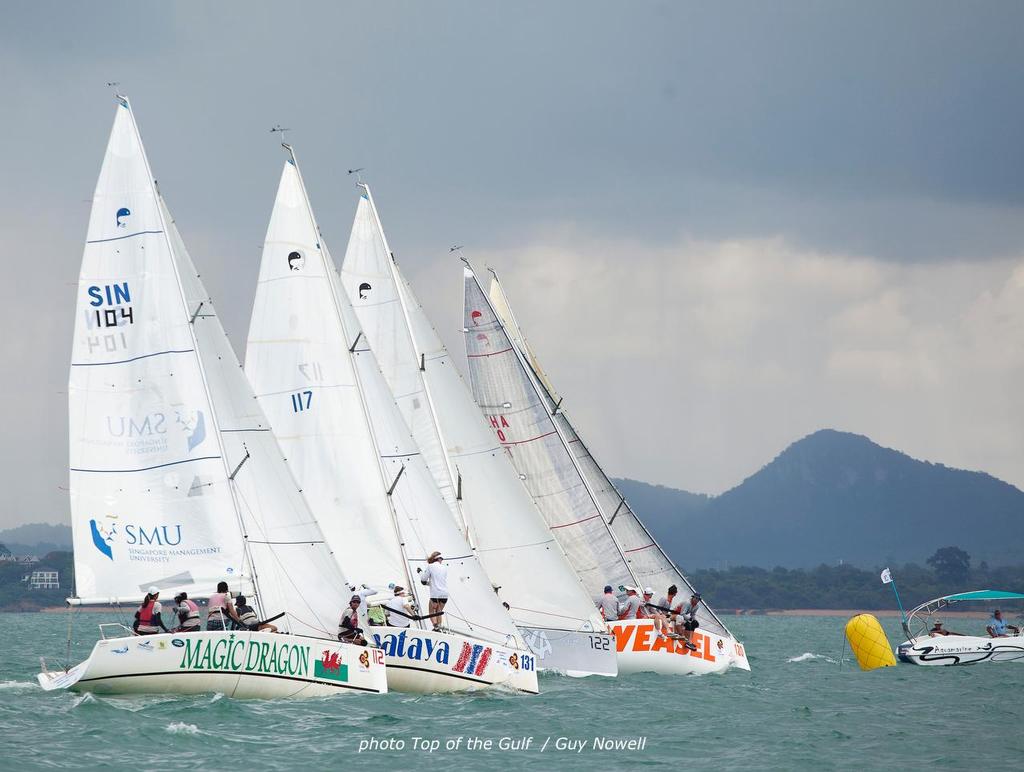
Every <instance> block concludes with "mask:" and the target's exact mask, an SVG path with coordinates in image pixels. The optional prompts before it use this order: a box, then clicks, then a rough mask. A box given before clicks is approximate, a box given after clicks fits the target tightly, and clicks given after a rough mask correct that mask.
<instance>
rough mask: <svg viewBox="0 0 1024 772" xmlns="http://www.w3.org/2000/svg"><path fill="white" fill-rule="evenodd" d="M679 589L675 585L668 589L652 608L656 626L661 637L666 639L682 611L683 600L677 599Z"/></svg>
mask: <svg viewBox="0 0 1024 772" xmlns="http://www.w3.org/2000/svg"><path fill="white" fill-rule="evenodd" d="M678 593H679V588H678V587H676V586H675V585H674V584H673V585H672V586H671V587H669V588H668V592H667V593H666V594H665V595H662V596H661V597H660V598H658V602H657V603H656V604H654V605H653V606H652V607H651V610H652V612H653V613H652V614H651V616H652V617H654V626H655V628H656V629H657V630H658V635H659V636H660V637H665V633H666V631H668V632H671V631H672V629H673V627H674V625H675V618H676V614H678V613H679V612H680V611H682V605H683V601H682V598H680V599H678V600H677V599H676V595H678Z"/></svg>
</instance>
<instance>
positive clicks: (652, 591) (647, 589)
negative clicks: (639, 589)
mask: <svg viewBox="0 0 1024 772" xmlns="http://www.w3.org/2000/svg"><path fill="white" fill-rule="evenodd" d="M644 595H654V590H652V589H651V588H650V587H644Z"/></svg>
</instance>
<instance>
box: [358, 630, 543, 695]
mask: <svg viewBox="0 0 1024 772" xmlns="http://www.w3.org/2000/svg"><path fill="white" fill-rule="evenodd" d="M368 633H369V637H370V640H371V641H372V642H373V643H374V644H375V645H376V646H377V647H378V650H379V651H382V652H383V653H384V661H385V663H386V664H387V674H388V689H389V690H390V691H395V692H411V693H414V694H436V693H444V692H465V691H474V690H477V689H484V688H487V687H490V686H501V687H505V688H508V689H513V690H515V691H520V692H525V693H527V694H538V693H539V691H540V690H539V688H538V685H537V658H536V657H535V656H533V654H531V653H529V652H525V651H522V650H521V649H513V648H509V647H503V646H496V645H494V644H492V643H488V642H486V641H478V640H475V639H473V638H467V637H465V636H462V635H454V634H451V633H436V632H434V631H432V630H420V629H415V628H397V627H372V628H370V629H369V631H368Z"/></svg>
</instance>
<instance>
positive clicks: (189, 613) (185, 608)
mask: <svg viewBox="0 0 1024 772" xmlns="http://www.w3.org/2000/svg"><path fill="white" fill-rule="evenodd" d="M174 602H175V604H176V605H175V608H174V610H175V612H176V613H177V614H178V626H177V627H175V628H174V630H173V632H175V633H198V632H199V631H200V629H201V628H202V623H201V622H200V620H199V606H197V605H196V602H195V601H192V600H189V598H188V593H184V592H179V593H178V594H177V595H175V596H174Z"/></svg>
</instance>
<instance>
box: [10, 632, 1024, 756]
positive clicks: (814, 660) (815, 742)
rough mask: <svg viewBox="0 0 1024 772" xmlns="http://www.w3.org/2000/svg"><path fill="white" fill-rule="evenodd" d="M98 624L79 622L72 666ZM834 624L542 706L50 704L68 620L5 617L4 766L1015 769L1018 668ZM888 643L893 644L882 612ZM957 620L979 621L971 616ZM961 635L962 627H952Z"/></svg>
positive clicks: (576, 690)
mask: <svg viewBox="0 0 1024 772" xmlns="http://www.w3.org/2000/svg"><path fill="white" fill-rule="evenodd" d="M101 621H114V620H106V619H105V618H104V617H103V616H102V615H97V614H87V613H81V614H76V615H75V621H74V635H73V640H74V643H73V646H72V652H71V659H72V660H73V661H74V662H78V661H80V660H81V659H83V658H84V657H85V656H87V655H88V652H89V650H90V649H91V647H92V644H93V643H94V642H95V640H96V637H97V628H96V625H97V623H99V622H101ZM845 621H846V620H845V618H842V617H774V616H773V617H763V616H762V617H727V618H726V623H727V624H728V625H729V626H730V628H732V630H733V631H734V632H735V634H736V635H737V637H738V638H739V639H740V640H742V641H743V642H744V643H745V644H746V647H747V652H748V655H749V658H750V664H751V667H752V672H750V673H744V672H740V671H730V672H728V673H726V674H724V675H712V676H702V677H678V676H658V675H655V674H640V675H631V676H623V677H621V678H617V679H615V678H599V677H592V678H585V679H574V678H567V677H564V676H559V675H548V674H542V675H541V678H540V688H541V691H542V694H540V695H539V696H526V695H517V694H509V693H506V692H503V691H499V690H491V691H487V692H481V693H476V694H464V695H448V696H416V695H408V694H396V693H393V694H388V695H384V696H370V695H345V696H338V697H331V698H324V699H315V700H304V701H268V702H257V701H241V700H232V699H228V698H225V697H223V696H220V695H206V696H200V697H172V696H151V697H96V696H93V695H88V694H75V693H69V692H58V693H52V692H50V693H46V692H43V691H41V690H40V689H39V688H38V686H36V683H35V674H36V672H37V670H38V667H39V656H41V655H42V656H46V657H47V661H48V663H49V664H50V665H51V667H53V666H54V665H57V664H58V663H60V662H62V661H63V660H64V659H65V652H66V648H65V647H66V644H65V641H66V638H67V629H68V616H67V615H65V614H60V613H46V614H3V615H0V651H2V652H3V655H2V660H0V765H2V767H3V768H4V769H11V768H19V769H33V768H39V767H51V768H52V767H75V768H79V767H99V766H106V767H110V768H124V769H138V768H144V769H159V768H168V769H171V768H182V767H192V766H196V767H198V766H202V767H208V766H212V765H218V766H224V767H228V768H240V767H251V768H253V769H295V768H313V769H318V768H321V769H326V768H333V769H343V768H358V769H395V768H398V769H405V768H410V767H413V766H414V765H415V766H416V767H418V768H421V769H430V768H433V767H434V765H441V766H439V767H437V768H447V767H448V766H449V765H451V764H458V765H459V768H460V770H478V769H480V770H490V771H493V770H497V769H499V768H500V769H519V768H525V767H527V766H532V767H541V768H546V767H551V768H558V769H585V768H591V769H593V768H598V767H599V766H600V767H601V768H609V767H610V768H625V767H634V766H664V767H665V768H689V769H711V768H719V769H740V768H744V769H750V768H755V769H785V770H791V769H851V768H854V767H857V768H862V769H863V768H867V769H907V768H910V769H920V768H924V767H940V768H981V767H998V768H1007V767H1016V766H1018V765H1019V764H1020V759H1021V754H1022V753H1024V731H1022V729H1024V727H1022V718H1024V699H1022V696H1021V695H1022V692H1021V686H1022V685H1024V664H1015V663H1004V664H982V665H978V666H975V667H953V668H944V667H936V668H926V667H916V666H913V665H902V664H901V665H899V666H898V667H894V668H885V669H882V670H878V671H875V672H872V673H863V672H861V671H860V670H859V669H858V668H857V666H856V664H855V662H853V660H852V659H851V657H850V653H849V651H848V650H846V651H845V655H844V646H843V624H844V623H845ZM882 622H883V625H884V626H885V628H886V632H887V634H888V635H889V640H890V641H891V642H892V643H893V644H895V643H897V642H899V641H900V640H901V638H900V636H899V626H898V623H897V622H896V621H895V620H892V619H884V620H882ZM957 624H958V625H959V627H958V628H957V629H958V630H959V628H961V627H965V626H967V627H972V626H976V627H978V630H977V631H976V632H981V630H982V628H983V626H984V622H983V621H981V620H969V621H967V622H964V623H961V622H958V623H957ZM960 632H974V630H973V627H972V629H971V630H967V629H964V630H960Z"/></svg>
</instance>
